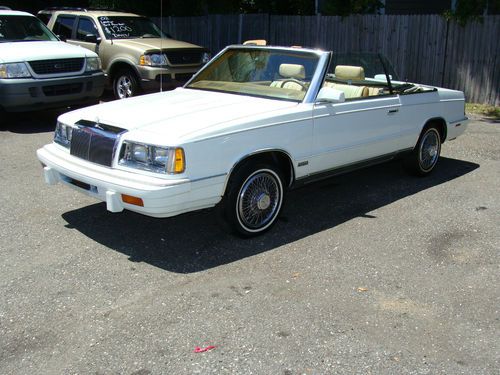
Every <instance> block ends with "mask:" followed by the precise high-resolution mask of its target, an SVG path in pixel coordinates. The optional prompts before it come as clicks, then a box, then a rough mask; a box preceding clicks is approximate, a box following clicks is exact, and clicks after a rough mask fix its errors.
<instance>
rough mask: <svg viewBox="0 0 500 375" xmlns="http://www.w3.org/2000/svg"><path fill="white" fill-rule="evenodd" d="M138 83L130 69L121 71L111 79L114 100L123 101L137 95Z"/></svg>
mask: <svg viewBox="0 0 500 375" xmlns="http://www.w3.org/2000/svg"><path fill="white" fill-rule="evenodd" d="M139 89H140V87H139V81H138V80H137V77H136V75H135V73H134V72H133V71H132V70H130V69H122V70H120V71H118V73H117V74H116V75H115V76H114V78H113V92H114V94H115V98H116V99H125V98H130V97H132V96H136V95H137V94H138V93H139Z"/></svg>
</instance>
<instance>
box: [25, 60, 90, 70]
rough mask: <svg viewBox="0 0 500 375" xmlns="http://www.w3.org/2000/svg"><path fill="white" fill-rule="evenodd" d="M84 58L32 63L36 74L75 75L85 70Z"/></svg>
mask: <svg viewBox="0 0 500 375" xmlns="http://www.w3.org/2000/svg"><path fill="white" fill-rule="evenodd" d="M84 61H85V59H84V58H75V59H58V60H37V61H30V62H29V64H30V66H31V69H33V71H34V72H35V73H36V74H57V73H73V72H79V71H81V70H82V69H83V63H84Z"/></svg>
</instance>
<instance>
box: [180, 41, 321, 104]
mask: <svg viewBox="0 0 500 375" xmlns="http://www.w3.org/2000/svg"><path fill="white" fill-rule="evenodd" d="M318 62H319V56H318V55H317V54H315V53H313V52H307V51H299V50H297V51H293V50H280V49H259V48H231V49H228V50H227V51H226V52H224V53H223V54H222V55H220V56H219V57H218V58H217V59H215V60H213V61H212V62H211V63H210V64H209V65H208V66H207V67H205V68H204V69H203V71H201V72H200V74H198V76H197V77H196V78H194V79H193V80H192V81H191V82H190V83H189V84H188V85H187V86H186V87H187V88H192V89H202V90H210V91H219V92H229V93H236V94H241V95H251V96H258V97H263V98H271V99H282V100H292V101H302V100H303V99H304V97H305V95H306V92H307V90H308V89H309V86H310V84H311V79H312V77H313V75H314V72H315V71H316V67H317V65H318Z"/></svg>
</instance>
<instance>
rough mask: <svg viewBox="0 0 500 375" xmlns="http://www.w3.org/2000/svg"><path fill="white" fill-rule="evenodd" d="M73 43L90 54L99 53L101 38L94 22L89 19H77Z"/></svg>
mask: <svg viewBox="0 0 500 375" xmlns="http://www.w3.org/2000/svg"><path fill="white" fill-rule="evenodd" d="M74 38H75V40H74V43H75V44H78V45H80V46H82V47H84V48H87V49H89V50H91V51H92V52H95V53H97V54H98V53H99V42H100V41H101V37H100V35H99V31H98V30H97V26H96V24H95V22H94V20H93V19H92V18H90V17H82V16H80V17H78V19H77V22H76V29H75V33H74Z"/></svg>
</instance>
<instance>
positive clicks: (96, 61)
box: [85, 57, 102, 72]
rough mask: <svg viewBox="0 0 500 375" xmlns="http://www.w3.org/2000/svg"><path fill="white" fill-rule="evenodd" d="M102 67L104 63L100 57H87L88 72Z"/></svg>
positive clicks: (86, 66) (86, 67) (86, 68)
mask: <svg viewBox="0 0 500 375" xmlns="http://www.w3.org/2000/svg"><path fill="white" fill-rule="evenodd" d="M101 69H102V65H101V59H100V58H99V57H87V64H85V71H86V72H95V71H98V70H101Z"/></svg>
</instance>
